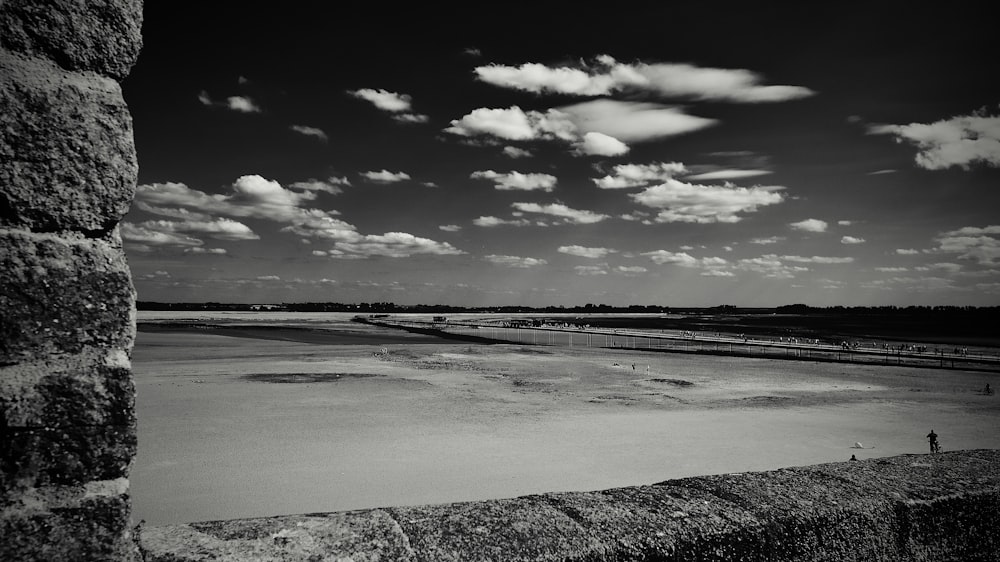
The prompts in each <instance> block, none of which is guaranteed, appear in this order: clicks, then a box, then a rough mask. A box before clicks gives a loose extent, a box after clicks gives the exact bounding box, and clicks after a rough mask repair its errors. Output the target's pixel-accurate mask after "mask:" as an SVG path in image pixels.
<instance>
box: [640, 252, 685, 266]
mask: <svg viewBox="0 0 1000 562" xmlns="http://www.w3.org/2000/svg"><path fill="white" fill-rule="evenodd" d="M640 255H643V256H646V257H648V258H649V259H651V260H653V263H656V264H658V265H664V264H671V265H680V266H683V267H698V265H699V263H700V262H699V261H698V259H697V258H695V257H693V256H691V255H690V254H688V253H686V252H670V251H668V250H656V251H654V252H643V253H642V254H640Z"/></svg>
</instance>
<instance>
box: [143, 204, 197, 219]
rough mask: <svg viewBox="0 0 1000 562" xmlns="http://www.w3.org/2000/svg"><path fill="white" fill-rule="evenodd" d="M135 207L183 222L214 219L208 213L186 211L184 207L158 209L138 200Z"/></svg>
mask: <svg viewBox="0 0 1000 562" xmlns="http://www.w3.org/2000/svg"><path fill="white" fill-rule="evenodd" d="M133 205H134V206H135V207H136V208H137V209H140V210H142V211H146V212H147V213H152V214H154V215H160V216H164V217H172V218H175V219H183V220H210V219H211V218H212V217H211V215H208V214H206V213H201V212H198V211H192V210H190V209H185V208H183V207H158V206H155V205H150V204H149V203H146V202H145V201H139V200H136V201H134V202H133Z"/></svg>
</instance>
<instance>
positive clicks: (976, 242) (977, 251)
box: [897, 225, 1000, 265]
mask: <svg viewBox="0 0 1000 562" xmlns="http://www.w3.org/2000/svg"><path fill="white" fill-rule="evenodd" d="M936 240H937V243H938V248H937V249H938V250H939V251H941V252H947V253H956V254H959V256H958V257H959V258H960V259H967V260H971V261H974V262H976V263H978V264H980V265H997V264H998V263H1000V225H990V226H986V227H975V226H967V227H964V228H960V229H957V230H951V231H948V232H943V233H941V234H940V235H938V237H937V239H936ZM897 251H898V250H897Z"/></svg>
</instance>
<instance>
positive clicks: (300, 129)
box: [289, 125, 328, 142]
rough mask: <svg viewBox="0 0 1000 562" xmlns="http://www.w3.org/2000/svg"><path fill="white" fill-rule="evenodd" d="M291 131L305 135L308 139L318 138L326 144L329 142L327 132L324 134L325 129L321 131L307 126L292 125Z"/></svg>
mask: <svg viewBox="0 0 1000 562" xmlns="http://www.w3.org/2000/svg"><path fill="white" fill-rule="evenodd" d="M289 129H291V130H293V131H295V132H296V133H300V134H303V135H305V136H307V137H316V138H318V139H319V140H321V141H323V142H326V141H327V140H328V137H327V136H326V132H324V131H323V129H319V128H316V127H309V126H306V125H292V126H290V127H289Z"/></svg>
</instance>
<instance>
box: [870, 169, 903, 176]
mask: <svg viewBox="0 0 1000 562" xmlns="http://www.w3.org/2000/svg"><path fill="white" fill-rule="evenodd" d="M895 173H896V170H892V169H885V170H875V171H874V172H868V175H869V176H881V175H883V174H895Z"/></svg>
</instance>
